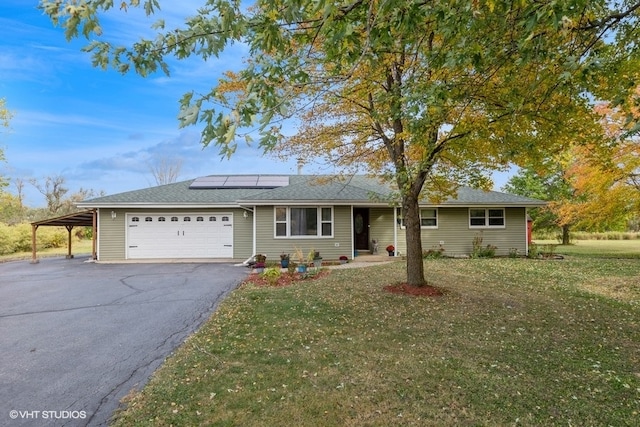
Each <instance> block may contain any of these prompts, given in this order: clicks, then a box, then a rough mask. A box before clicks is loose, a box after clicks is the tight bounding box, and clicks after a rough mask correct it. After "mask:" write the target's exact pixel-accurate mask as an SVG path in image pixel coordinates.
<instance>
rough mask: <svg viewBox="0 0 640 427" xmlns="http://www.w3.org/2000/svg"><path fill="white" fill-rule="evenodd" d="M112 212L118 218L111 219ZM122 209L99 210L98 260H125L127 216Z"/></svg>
mask: <svg viewBox="0 0 640 427" xmlns="http://www.w3.org/2000/svg"><path fill="white" fill-rule="evenodd" d="M111 212H115V214H116V217H115V218H111ZM125 212H126V211H124V210H122V209H98V260H99V261H120V260H124V259H125V253H126V250H125V241H126V238H125V232H126V224H125V221H126V215H125Z"/></svg>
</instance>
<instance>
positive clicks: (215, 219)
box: [209, 216, 218, 222]
mask: <svg viewBox="0 0 640 427" xmlns="http://www.w3.org/2000/svg"><path fill="white" fill-rule="evenodd" d="M217 220H218V219H217V218H216V217H215V216H210V217H209V221H212V222H213V221H217Z"/></svg>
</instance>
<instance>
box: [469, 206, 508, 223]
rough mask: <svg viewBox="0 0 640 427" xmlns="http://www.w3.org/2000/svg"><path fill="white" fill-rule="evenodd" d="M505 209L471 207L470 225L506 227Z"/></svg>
mask: <svg viewBox="0 0 640 427" xmlns="http://www.w3.org/2000/svg"><path fill="white" fill-rule="evenodd" d="M504 226H505V220H504V209H502V208H488V209H478V208H471V209H469V227H471V228H480V227H485V228H486V227H496V228H504Z"/></svg>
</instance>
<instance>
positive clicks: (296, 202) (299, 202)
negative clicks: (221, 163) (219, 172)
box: [238, 200, 390, 207]
mask: <svg viewBox="0 0 640 427" xmlns="http://www.w3.org/2000/svg"><path fill="white" fill-rule="evenodd" d="M238 203H239V204H241V205H243V206H247V205H251V206H319V205H323V206H365V207H366V206H383V207H390V205H389V203H387V202H383V203H381V202H374V201H370V202H367V201H357V202H355V201H353V200H261V201H253V200H252V201H243V200H241V201H239V202H238Z"/></svg>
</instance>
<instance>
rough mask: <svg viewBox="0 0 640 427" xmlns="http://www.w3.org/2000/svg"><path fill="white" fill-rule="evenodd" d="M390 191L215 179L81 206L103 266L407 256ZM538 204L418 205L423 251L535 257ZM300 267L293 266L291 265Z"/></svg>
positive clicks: (357, 183)
mask: <svg viewBox="0 0 640 427" xmlns="http://www.w3.org/2000/svg"><path fill="white" fill-rule="evenodd" d="M392 195H393V192H392V189H391V188H390V187H389V186H388V185H386V184H383V183H381V182H380V181H379V180H378V179H375V178H371V177H366V176H361V175H357V176H351V177H346V178H345V177H342V178H339V177H331V176H312V175H212V176H205V177H201V178H197V179H194V180H189V181H183V182H177V183H173V184H167V185H161V186H157V187H151V188H146V189H142V190H136V191H129V192H124V193H119V194H114V195H108V196H104V197H98V198H94V199H91V200H86V201H83V202H81V203H80V204H79V205H78V206H79V207H81V208H85V209H95V211H96V212H97V215H96V217H97V220H96V223H97V226H96V231H97V251H96V256H97V259H98V260H99V261H120V260H133V259H201V258H220V259H236V260H245V259H249V258H250V257H252V256H253V255H255V254H258V253H261V254H265V255H266V256H267V261H269V260H271V261H276V260H279V255H280V254H281V253H291V254H292V259H293V253H294V252H295V249H296V248H300V249H302V250H303V251H304V252H305V253H308V252H309V251H311V250H315V251H318V252H320V254H321V256H322V257H323V258H324V260H337V259H338V258H339V257H340V256H343V255H344V256H347V257H348V258H353V257H354V256H357V255H358V254H359V253H360V254H361V253H363V252H366V251H372V249H373V243H372V242H374V241H376V242H377V247H378V250H379V251H380V252H381V253H383V254H384V253H385V248H386V247H387V246H388V245H393V246H394V247H395V248H396V255H398V254H400V255H401V254H404V253H405V252H406V244H405V228H404V225H403V221H402V212H401V210H400V208H396V207H393V206H392V204H391V203H390V198H391V197H392ZM542 205H544V202H542V201H540V200H534V199H530V198H526V197H521V196H516V195H511V194H505V193H500V192H493V191H489V192H487V191H481V190H475V189H470V188H460V189H459V191H458V194H457V197H456V198H452V199H449V200H447V201H445V202H443V203H439V204H433V203H429V202H426V201H425V202H424V203H422V204H421V210H420V213H421V222H422V241H423V248H424V249H425V250H426V249H431V248H437V247H439V246H440V245H441V246H442V247H443V248H444V249H445V251H446V252H445V253H446V254H469V253H471V251H472V241H473V239H474V237H475V236H477V235H479V234H480V233H481V235H482V237H483V245H487V244H491V245H494V246H496V247H497V250H496V254H498V255H506V254H508V253H509V251H510V250H513V249H516V250H518V253H520V254H526V253H527V251H528V241H527V209H529V208H532V207H537V206H542ZM293 260H294V261H295V259H293Z"/></svg>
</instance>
